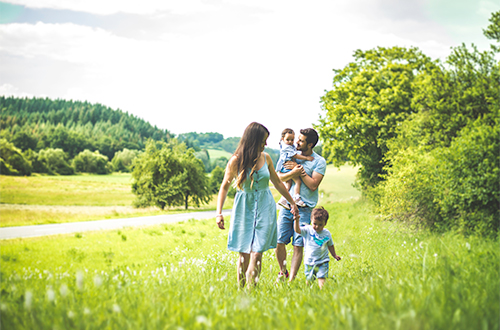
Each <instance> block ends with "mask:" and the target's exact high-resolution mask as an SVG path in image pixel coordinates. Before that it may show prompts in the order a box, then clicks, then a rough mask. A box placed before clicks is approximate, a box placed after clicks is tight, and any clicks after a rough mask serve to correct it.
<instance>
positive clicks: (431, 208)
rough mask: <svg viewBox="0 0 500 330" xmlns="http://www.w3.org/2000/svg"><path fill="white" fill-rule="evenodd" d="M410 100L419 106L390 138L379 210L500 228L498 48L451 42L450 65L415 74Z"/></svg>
mask: <svg viewBox="0 0 500 330" xmlns="http://www.w3.org/2000/svg"><path fill="white" fill-rule="evenodd" d="M496 22H497V23H496V24H497V25H498V24H500V22H498V20H497V21H496ZM497 28H500V27H497ZM412 104H413V107H414V109H416V112H415V113H413V114H411V115H410V116H408V118H407V120H405V121H404V122H403V123H401V125H400V126H399V128H398V135H397V137H395V138H394V139H392V140H391V141H390V142H389V143H388V146H389V149H390V150H389V152H388V153H387V154H386V160H387V162H388V164H389V165H388V166H387V167H386V170H387V171H388V175H387V176H386V178H387V181H386V182H383V183H382V184H381V185H380V186H379V187H378V188H377V189H375V190H374V196H373V197H374V200H375V201H378V202H379V203H380V204H379V207H380V209H381V211H382V212H383V213H385V214H387V215H389V216H390V217H392V218H397V219H401V220H404V221H411V222H414V223H417V224H423V225H425V226H428V227H431V228H435V229H440V230H448V229H453V230H458V231H460V232H462V233H465V234H471V233H480V234H482V235H497V234H498V232H499V230H500V226H499V224H498V219H499V218H500V193H499V190H498V187H499V186H500V170H499V164H500V63H499V62H498V61H497V60H496V59H495V54H494V52H493V51H486V52H478V50H477V49H476V47H474V46H472V47H471V49H468V48H467V47H465V46H464V45H462V46H459V47H457V48H455V49H453V51H452V53H451V55H450V56H449V57H448V59H447V66H446V67H445V66H436V67H435V68H434V69H433V70H430V71H429V72H427V74H426V75H422V76H420V77H418V79H417V80H416V82H415V89H414V98H413V100H412Z"/></svg>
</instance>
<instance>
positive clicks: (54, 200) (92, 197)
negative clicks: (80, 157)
mask: <svg viewBox="0 0 500 330" xmlns="http://www.w3.org/2000/svg"><path fill="white" fill-rule="evenodd" d="M355 171H356V169H354V168H352V167H350V166H347V165H346V166H342V167H341V170H340V171H339V170H338V169H337V168H335V167H333V166H328V169H327V174H328V175H326V176H325V178H324V180H323V182H322V184H321V186H320V196H321V198H320V203H327V202H336V201H341V200H348V199H351V198H358V197H359V191H357V190H356V189H354V188H353V187H352V181H353V177H354V174H355ZM131 183H132V177H131V175H130V174H129V173H114V174H112V175H71V176H31V177H14V176H5V175H0V191H1V196H0V201H1V204H0V220H1V221H0V227H10V226H25V225H38V224H49V223H64V222H76V221H90V220H102V219H116V218H126V217H135V216H146V215H159V214H165V213H166V212H170V213H171V212H184V211H185V210H184V208H183V207H172V208H169V209H166V210H164V211H162V210H160V209H158V208H155V207H150V208H146V209H137V208H134V207H132V201H133V200H134V198H135V196H134V194H133V193H132V191H131V187H130V186H131ZM272 192H273V195H274V197H275V199H276V200H278V198H279V194H278V192H277V191H276V190H274V189H273V190H272ZM216 202H217V196H216V195H214V196H212V200H211V201H210V202H209V203H208V204H206V205H201V206H200V207H197V208H194V207H190V208H189V210H188V211H190V212H191V211H200V210H215V208H216ZM232 202H233V201H232V199H231V198H228V199H227V200H226V204H225V207H226V208H231V207H232Z"/></svg>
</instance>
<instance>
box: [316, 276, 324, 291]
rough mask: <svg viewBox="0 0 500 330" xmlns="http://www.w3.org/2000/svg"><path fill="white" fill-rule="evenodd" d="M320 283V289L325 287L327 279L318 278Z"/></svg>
mask: <svg viewBox="0 0 500 330" xmlns="http://www.w3.org/2000/svg"><path fill="white" fill-rule="evenodd" d="M318 285H319V288H320V289H323V285H325V279H324V278H318Z"/></svg>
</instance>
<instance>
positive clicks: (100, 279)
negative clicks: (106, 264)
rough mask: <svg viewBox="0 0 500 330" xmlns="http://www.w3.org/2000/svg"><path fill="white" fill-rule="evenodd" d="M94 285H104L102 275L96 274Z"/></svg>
mask: <svg viewBox="0 0 500 330" xmlns="http://www.w3.org/2000/svg"><path fill="white" fill-rule="evenodd" d="M94 285H95V286H96V287H100V286H101V285H102V277H100V276H99V275H96V276H94Z"/></svg>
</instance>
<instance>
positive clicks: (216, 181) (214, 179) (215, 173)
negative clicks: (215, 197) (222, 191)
mask: <svg viewBox="0 0 500 330" xmlns="http://www.w3.org/2000/svg"><path fill="white" fill-rule="evenodd" d="M223 179H224V170H223V169H222V168H221V167H219V166H215V168H214V169H213V170H212V173H211V176H210V192H211V193H212V194H216V193H218V192H219V188H220V185H221V183H222V180H223Z"/></svg>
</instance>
